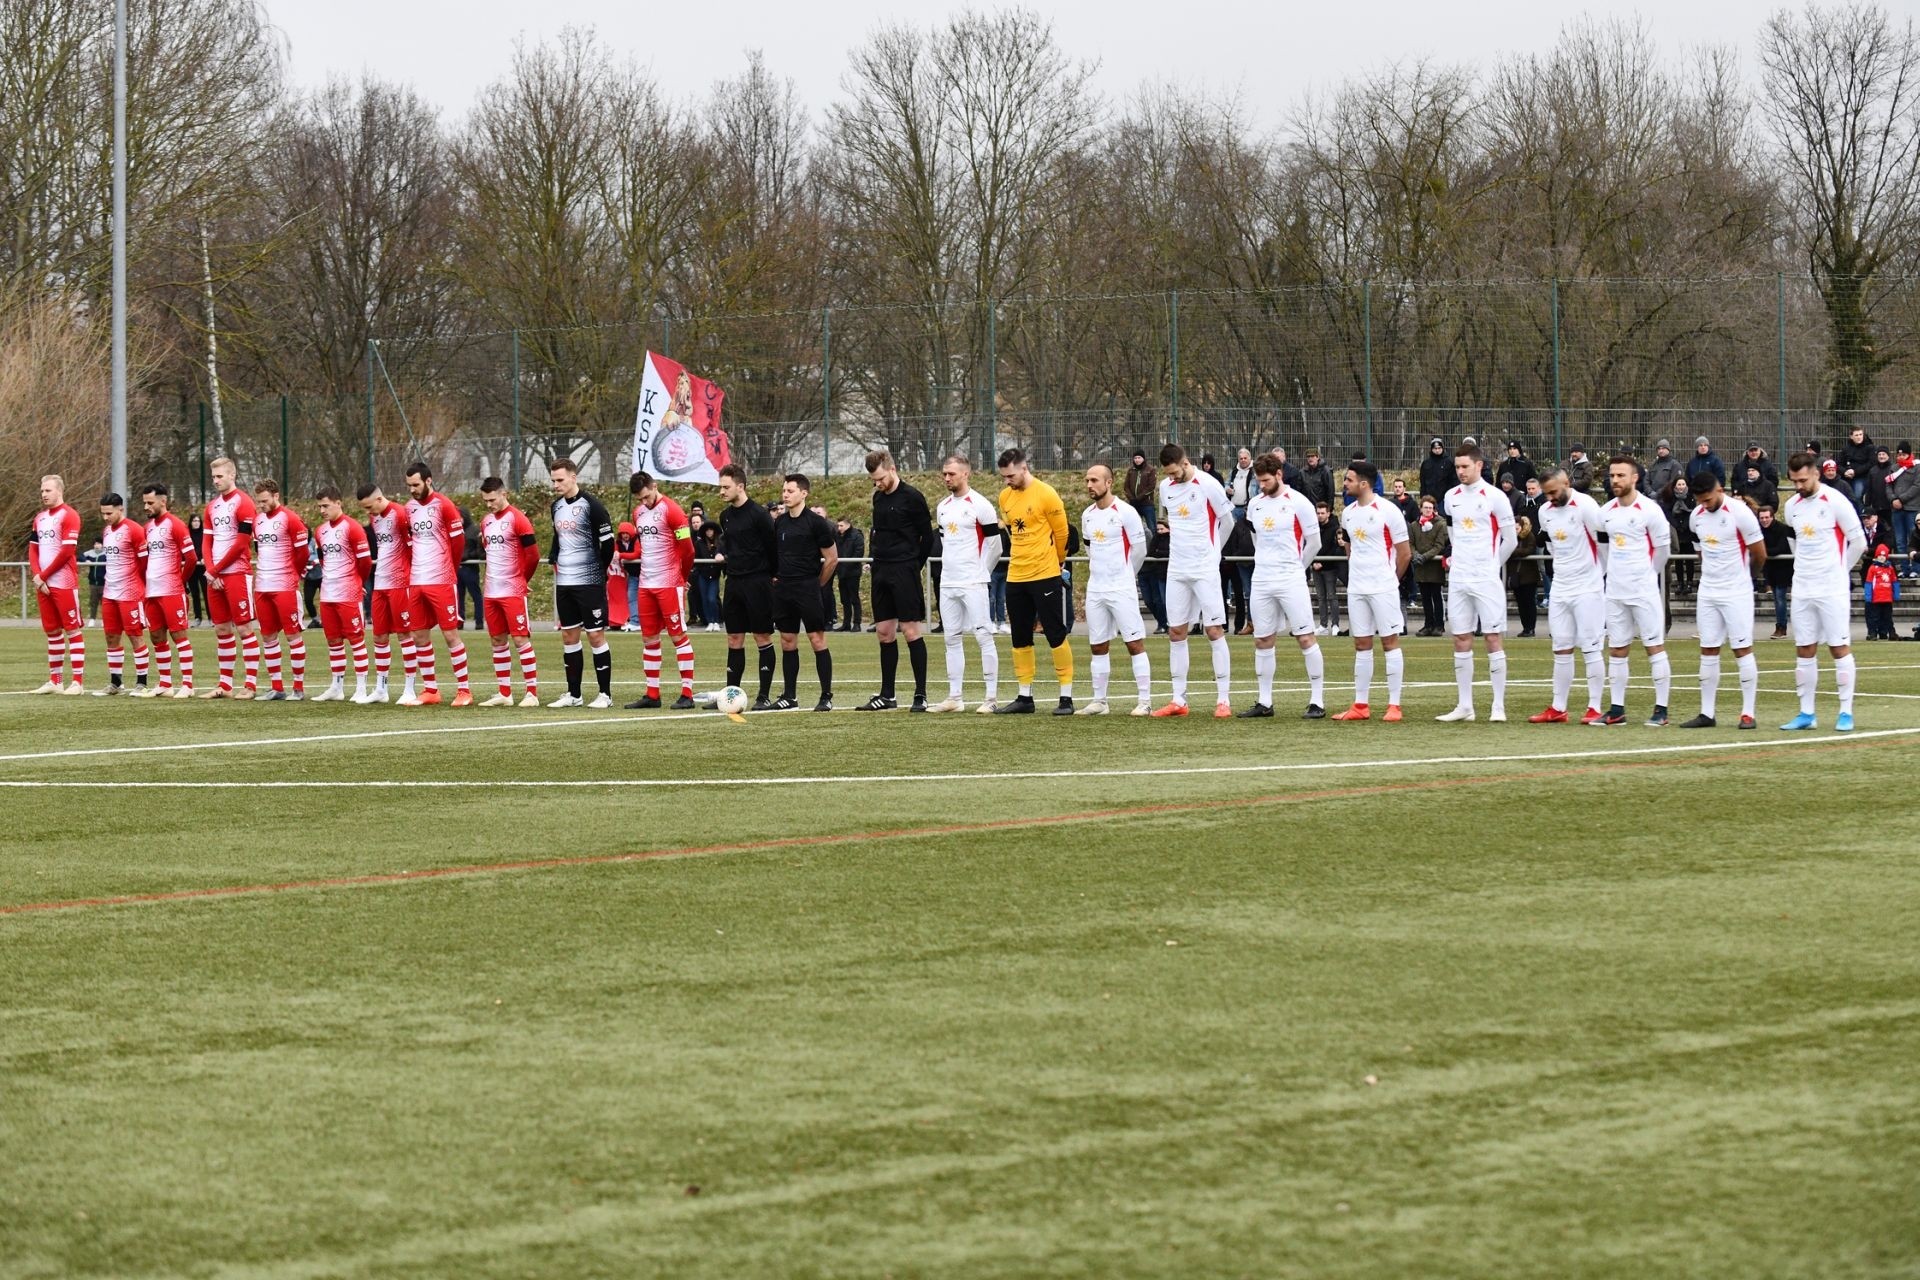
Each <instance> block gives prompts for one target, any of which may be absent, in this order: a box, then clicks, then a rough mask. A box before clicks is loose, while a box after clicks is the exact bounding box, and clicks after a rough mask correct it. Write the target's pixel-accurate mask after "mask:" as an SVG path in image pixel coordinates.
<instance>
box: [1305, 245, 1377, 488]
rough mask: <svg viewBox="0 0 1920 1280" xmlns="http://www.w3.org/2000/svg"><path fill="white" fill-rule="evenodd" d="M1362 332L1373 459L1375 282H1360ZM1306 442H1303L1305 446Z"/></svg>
mask: <svg viewBox="0 0 1920 1280" xmlns="http://www.w3.org/2000/svg"><path fill="white" fill-rule="evenodd" d="M1360 330H1361V335H1362V336H1361V356H1360V361H1361V364H1362V365H1363V366H1364V367H1365V373H1364V375H1363V377H1362V379H1361V381H1362V383H1363V384H1364V386H1365V391H1364V393H1363V394H1364V396H1365V398H1366V405H1367V457H1369V458H1371V457H1373V281H1371V280H1362V281H1361V282H1360ZM1305 443H1306V441H1304V440H1303V441H1301V444H1302V445H1304V444H1305Z"/></svg>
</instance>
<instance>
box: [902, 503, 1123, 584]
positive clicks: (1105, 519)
mask: <svg viewBox="0 0 1920 1280" xmlns="http://www.w3.org/2000/svg"><path fill="white" fill-rule="evenodd" d="M940 505H941V506H943V507H944V506H945V505H946V504H945V503H944V502H943V503H941V504H940ZM943 527H944V526H943ZM995 541H998V539H997V538H996V539H995ZM1080 542H1081V544H1082V545H1083V546H1084V547H1085V548H1086V552H1087V594H1088V595H1089V596H1102V597H1108V598H1112V597H1119V598H1122V599H1127V600H1132V599H1134V598H1135V597H1137V596H1138V595H1139V594H1140V586H1139V581H1138V574H1139V572H1140V568H1141V566H1142V565H1143V564H1145V563H1146V559H1147V526H1146V523H1145V522H1144V521H1142V520H1141V519H1140V512H1139V511H1138V510H1136V509H1135V508H1134V505H1133V504H1132V503H1131V502H1119V501H1115V502H1113V503H1111V504H1109V505H1108V506H1105V507H1102V506H1101V505H1100V504H1099V503H1095V504H1094V505H1093V506H1090V507H1088V508H1087V509H1086V510H1085V511H1083V512H1081V513H1080ZM946 581H947V570H946V568H945V566H944V565H943V566H942V568H941V570H940V582H941V584H942V585H943V586H944V585H945V584H946Z"/></svg>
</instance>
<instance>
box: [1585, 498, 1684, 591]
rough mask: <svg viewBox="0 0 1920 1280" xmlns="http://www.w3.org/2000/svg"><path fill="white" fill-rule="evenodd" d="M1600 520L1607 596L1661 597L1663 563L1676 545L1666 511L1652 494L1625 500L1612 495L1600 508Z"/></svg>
mask: <svg viewBox="0 0 1920 1280" xmlns="http://www.w3.org/2000/svg"><path fill="white" fill-rule="evenodd" d="M1600 524H1601V527H1602V528H1604V529H1605V530H1606V535H1607V599H1609V600H1631V601H1636V602H1644V601H1648V600H1658V599H1659V598H1660V574H1659V569H1660V565H1661V563H1662V562H1663V561H1664V560H1665V559H1666V552H1667V549H1668V548H1669V547H1671V546H1672V545H1673V527H1672V526H1671V525H1669V524H1668V523H1667V513H1666V512H1664V511H1662V510H1660V508H1658V507H1656V506H1654V505H1653V500H1652V499H1651V498H1643V497H1640V496H1638V495H1635V497H1634V499H1633V501H1631V502H1628V503H1625V504H1622V503H1621V501H1620V499H1618V498H1612V499H1609V500H1608V502H1607V505H1606V506H1604V507H1601V508H1600Z"/></svg>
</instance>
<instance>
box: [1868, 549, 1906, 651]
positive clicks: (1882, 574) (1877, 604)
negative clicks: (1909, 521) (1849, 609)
mask: <svg viewBox="0 0 1920 1280" xmlns="http://www.w3.org/2000/svg"><path fill="white" fill-rule="evenodd" d="M1866 577H1867V590H1866V596H1867V639H1869V640H1891V639H1893V602H1894V601H1895V600H1898V599H1899V598H1900V576H1899V571H1898V570H1896V569H1895V568H1894V567H1893V560H1892V559H1891V558H1890V557H1889V556H1888V554H1887V548H1886V547H1885V545H1881V546H1877V547H1875V548H1874V549H1873V562H1872V563H1871V564H1869V565H1868V566H1867V570H1866Z"/></svg>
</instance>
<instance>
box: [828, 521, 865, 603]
mask: <svg viewBox="0 0 1920 1280" xmlns="http://www.w3.org/2000/svg"><path fill="white" fill-rule="evenodd" d="M834 527H835V529H836V530H837V531H838V532H839V534H840V542H839V550H840V568H839V569H838V570H836V574H837V576H838V577H839V579H840V630H842V631H858V630H860V628H861V627H862V626H863V625H864V623H863V622H862V620H861V617H860V612H861V611H860V571H861V569H863V568H865V567H866V566H865V564H864V561H865V560H866V556H867V535H866V534H864V533H862V532H860V530H858V529H856V528H854V527H853V524H852V522H851V521H849V520H848V519H847V518H846V517H845V516H842V517H841V518H840V522H839V523H838V524H837V525H835V526H834Z"/></svg>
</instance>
